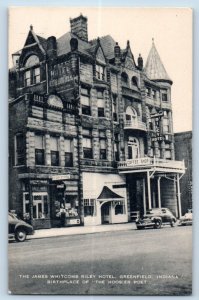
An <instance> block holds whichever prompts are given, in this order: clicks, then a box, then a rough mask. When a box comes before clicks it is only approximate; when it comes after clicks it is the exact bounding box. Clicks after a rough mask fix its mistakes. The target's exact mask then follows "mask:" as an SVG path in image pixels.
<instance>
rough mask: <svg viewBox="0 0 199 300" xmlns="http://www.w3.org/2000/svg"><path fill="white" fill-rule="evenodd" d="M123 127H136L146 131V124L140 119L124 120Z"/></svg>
mask: <svg viewBox="0 0 199 300" xmlns="http://www.w3.org/2000/svg"><path fill="white" fill-rule="evenodd" d="M124 129H136V130H142V131H146V124H145V123H144V122H142V121H140V120H125V121H124Z"/></svg>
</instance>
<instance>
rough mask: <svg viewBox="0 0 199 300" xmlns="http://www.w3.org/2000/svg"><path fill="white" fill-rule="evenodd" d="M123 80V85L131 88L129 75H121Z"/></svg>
mask: <svg viewBox="0 0 199 300" xmlns="http://www.w3.org/2000/svg"><path fill="white" fill-rule="evenodd" d="M121 80H122V85H123V86H126V87H129V78H128V75H127V74H126V73H125V72H123V73H122V74H121Z"/></svg>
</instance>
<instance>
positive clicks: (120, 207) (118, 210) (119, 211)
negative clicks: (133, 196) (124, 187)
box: [115, 204, 124, 215]
mask: <svg viewBox="0 0 199 300" xmlns="http://www.w3.org/2000/svg"><path fill="white" fill-rule="evenodd" d="M123 214H124V206H123V205H122V204H117V205H116V206H115V215H123Z"/></svg>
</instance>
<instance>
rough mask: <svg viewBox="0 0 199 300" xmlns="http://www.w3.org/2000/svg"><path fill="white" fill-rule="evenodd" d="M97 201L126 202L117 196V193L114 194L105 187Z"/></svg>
mask: <svg viewBox="0 0 199 300" xmlns="http://www.w3.org/2000/svg"><path fill="white" fill-rule="evenodd" d="M97 200H110V201H113V200H117V201H118V200H120V201H121V200H124V198H123V197H122V196H120V195H118V194H116V193H115V192H113V191H112V190H111V189H109V188H108V187H107V186H104V187H103V189H102V191H101V193H100V195H99V197H98V198H97Z"/></svg>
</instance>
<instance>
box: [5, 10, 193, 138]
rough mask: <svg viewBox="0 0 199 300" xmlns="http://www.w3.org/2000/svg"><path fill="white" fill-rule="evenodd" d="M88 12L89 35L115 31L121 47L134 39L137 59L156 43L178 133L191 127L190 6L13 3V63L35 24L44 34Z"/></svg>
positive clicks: (64, 29)
mask: <svg viewBox="0 0 199 300" xmlns="http://www.w3.org/2000/svg"><path fill="white" fill-rule="evenodd" d="M80 13H82V14H83V15H84V16H87V17H88V35H89V40H90V39H93V38H96V37H98V36H104V35H107V34H110V35H111V36H112V37H113V38H114V40H115V41H116V42H118V43H119V45H120V47H121V48H125V47H126V43H127V40H129V41H130V46H131V50H132V52H133V55H134V58H135V60H136V61H137V58H138V56H139V53H141V55H142V57H143V59H144V64H145V63H146V60H147V56H148V54H149V51H150V49H151V46H152V38H154V42H155V46H156V48H157V51H158V53H159V55H160V57H161V60H162V62H163V64H164V66H165V68H166V71H167V73H168V75H169V77H170V78H171V79H172V81H173V85H172V90H171V91H172V93H171V94H172V107H173V126H174V132H181V131H188V130H192V10H191V9H190V8H132V7H125V8H121V7H109V8H107V7H106V8H105V7H100V6H99V7H96V8H94V7H92V8H86V7H75V8H72V7H51V8H49V7H48V8H47V7H43V8H42V7H13V8H10V11H9V67H11V66H12V61H11V54H12V53H14V52H16V51H18V50H20V49H21V48H22V47H23V45H24V43H25V40H26V37H27V34H28V31H29V28H30V25H33V28H34V32H35V33H36V34H38V35H40V36H43V37H45V38H47V37H49V36H52V35H54V36H56V37H57V38H58V37H60V36H61V35H63V34H64V33H66V32H68V31H70V18H74V17H77V16H78V15H79V14H80Z"/></svg>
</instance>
